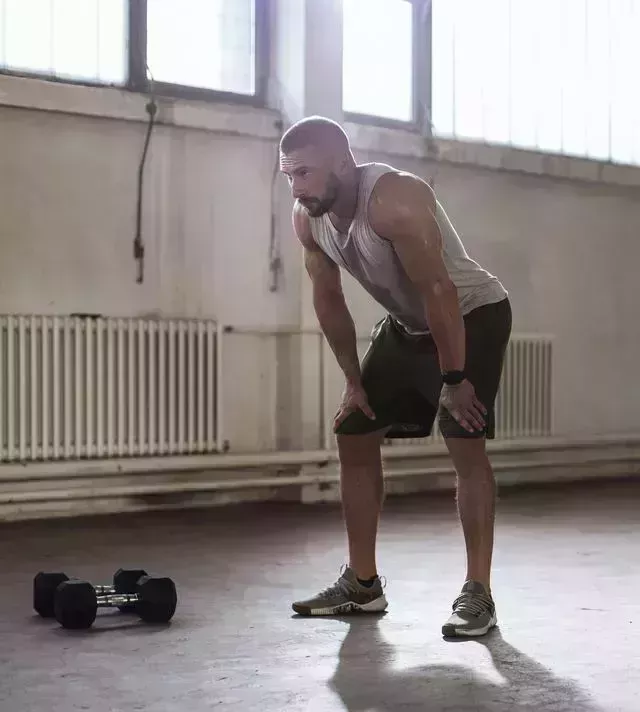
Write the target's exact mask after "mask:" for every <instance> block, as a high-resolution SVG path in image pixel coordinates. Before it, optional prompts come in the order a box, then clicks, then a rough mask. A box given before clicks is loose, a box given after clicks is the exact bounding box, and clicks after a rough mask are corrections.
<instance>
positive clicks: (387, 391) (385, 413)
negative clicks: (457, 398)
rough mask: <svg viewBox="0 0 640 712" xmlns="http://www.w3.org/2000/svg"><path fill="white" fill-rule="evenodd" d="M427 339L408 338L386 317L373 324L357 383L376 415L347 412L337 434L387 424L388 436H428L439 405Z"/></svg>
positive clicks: (437, 381)
mask: <svg viewBox="0 0 640 712" xmlns="http://www.w3.org/2000/svg"><path fill="white" fill-rule="evenodd" d="M431 344H432V341H431V340H430V338H428V337H427V338H426V339H425V338H417V339H414V338H413V337H408V336H407V335H405V334H402V333H401V332H400V331H399V329H398V327H397V326H395V325H394V324H393V322H392V321H391V319H390V318H389V317H387V318H386V319H384V320H382V321H381V322H379V323H378V324H376V326H375V327H374V330H373V331H372V339H371V344H370V346H369V349H368V351H367V353H366V354H365V357H364V358H363V362H362V383H363V387H364V389H365V392H366V393H367V400H368V401H369V405H370V406H371V409H372V410H373V412H374V413H375V415H376V419H375V420H371V419H369V418H368V417H367V416H366V415H365V414H364V413H362V412H361V411H356V412H354V413H351V414H350V415H349V416H348V417H347V418H345V420H344V421H343V423H342V424H341V425H340V427H339V428H338V430H337V432H338V434H344V435H349V434H351V435H356V434H363V433H369V432H374V431H376V430H380V429H381V428H386V429H387V437H389V438H401V437H424V436H426V435H429V434H430V432H431V430H432V427H433V423H434V422H435V418H436V414H437V410H438V396H439V390H440V371H439V367H438V359H437V353H436V351H435V348H434V347H433V346H432V345H431Z"/></svg>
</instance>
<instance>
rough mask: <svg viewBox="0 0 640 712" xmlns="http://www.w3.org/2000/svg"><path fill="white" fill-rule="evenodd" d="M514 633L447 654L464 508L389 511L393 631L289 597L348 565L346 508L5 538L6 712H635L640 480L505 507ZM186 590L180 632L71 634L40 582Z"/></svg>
mask: <svg viewBox="0 0 640 712" xmlns="http://www.w3.org/2000/svg"><path fill="white" fill-rule="evenodd" d="M497 527H498V528H497V540H496V554H495V573H494V581H493V588H494V595H495V597H496V601H497V604H498V616H499V621H500V628H499V629H498V630H496V631H494V632H493V633H492V634H491V635H490V636H488V637H487V638H485V639H483V640H479V641H468V642H467V641H465V642H449V641H446V640H444V639H443V638H442V637H441V634H440V626H441V624H442V622H443V621H444V619H445V618H446V617H447V616H448V614H449V609H450V604H451V602H452V600H453V598H454V596H455V595H456V594H457V592H458V589H459V587H460V585H461V583H462V578H461V576H462V575H463V552H462V540H461V535H460V531H459V528H458V524H457V521H456V517H455V510H454V504H453V501H452V498H451V496H448V495H447V496H445V497H442V496H433V495H431V496H428V497H420V498H417V497H413V498H410V499H389V500H387V503H386V508H385V514H384V520H383V524H382V528H381V533H380V567H381V572H382V573H383V574H384V575H385V576H386V577H387V579H388V585H387V595H388V598H389V600H390V608H389V610H388V612H387V613H386V615H384V616H382V617H376V618H362V617H360V618H356V619H352V620H351V621H349V620H345V619H304V618H297V617H295V616H294V615H293V614H292V612H291V609H290V601H291V600H292V599H294V598H297V597H301V596H305V595H308V594H309V593H312V592H315V591H316V590H317V589H318V588H320V587H324V586H325V585H327V584H328V583H331V582H332V581H333V580H334V579H335V578H336V576H337V573H338V569H339V567H340V565H341V564H342V563H343V561H344V558H343V557H344V538H343V531H342V525H341V520H340V513H339V510H338V509H336V508H335V507H312V508H305V507H302V506H297V505H266V506H257V505H251V506H247V507H244V506H243V507H239V508H234V509H229V510H212V511H196V512H177V513H170V514H146V515H143V516H136V517H132V516H120V517H107V518H102V519H92V520H77V521H58V522H51V523H23V524H14V525H7V526H4V527H3V532H2V537H1V539H2V540H1V542H0V557H1V559H0V561H1V563H2V571H3V579H4V582H3V583H4V585H3V586H2V588H1V589H0V610H1V611H2V613H1V616H0V641H2V645H1V646H0V710H2V712H26V711H27V710H28V711H29V712H71V711H72V710H91V712H120V711H122V712H124V711H125V710H127V712H128V711H130V710H152V711H154V712H155V711H158V712H174V711H177V710H180V711H183V710H189V712H200V711H201V710H212V709H215V710H229V711H230V712H231V711H233V712H235V711H236V710H237V711H240V710H242V711H243V712H245V711H247V710H249V711H253V710H256V712H258V711H260V712H285V711H286V712H296V711H298V710H300V711H303V710H304V711H305V712H316V711H317V712H337V711H338V710H348V712H356V711H362V712H387V711H390V710H399V711H402V712H409V711H411V710H429V711H430V712H440V711H441V710H450V711H451V712H466V711H469V712H471V711H473V712H484V711H487V712H489V711H492V712H507V711H509V712H513V711H516V710H536V712H540V711H544V712H574V711H575V712H638V710H640V696H639V695H638V693H640V633H639V624H640V595H639V593H638V592H639V591H640V571H639V568H640V564H639V562H640V482H638V483H636V484H633V483H626V484H608V485H606V486H594V485H590V486H586V485H582V486H576V487H570V488H566V487H565V488H563V489H548V490H539V491H534V492H524V491H520V492H515V491H514V492H505V493H503V494H502V497H501V502H500V504H499V516H498V524H497ZM120 566H128V567H138V566H142V567H144V568H147V569H148V570H149V571H153V572H156V573H159V574H166V575H169V576H171V577H173V578H174V579H175V580H176V582H177V585H178V593H179V597H180V599H179V605H178V611H177V613H176V617H175V618H174V620H173V622H172V623H171V624H170V625H169V626H159V627H150V626H147V625H145V624H142V623H139V622H138V621H137V619H135V618H130V617H126V616H123V615H122V614H119V613H116V612H112V611H110V610H107V611H102V612H100V613H99V617H98V620H97V621H96V624H95V626H94V628H93V629H91V630H90V631H88V632H70V631H65V630H63V629H61V628H59V627H58V625H57V624H56V623H55V621H54V622H50V621H48V622H47V621H43V620H41V619H39V618H38V617H36V616H35V614H34V613H33V612H32V610H31V586H32V578H33V575H34V574H35V573H36V572H37V571H38V570H40V569H49V570H52V569H53V570H63V571H65V572H66V573H67V574H71V575H75V576H80V577H85V578H89V579H90V580H91V581H93V582H94V583H98V582H106V581H107V580H108V579H109V578H110V576H111V574H112V572H113V571H114V570H115V569H116V568H118V567H120Z"/></svg>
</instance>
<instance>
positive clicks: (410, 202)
mask: <svg viewBox="0 0 640 712" xmlns="http://www.w3.org/2000/svg"><path fill="white" fill-rule="evenodd" d="M371 216H372V223H373V224H374V225H375V229H376V231H377V232H379V234H380V235H381V236H383V237H385V238H386V239H388V240H389V241H390V242H391V243H392V245H393V247H394V250H395V252H396V254H397V255H398V258H399V259H400V262H401V264H402V266H403V267H404V269H405V271H406V272H407V274H408V276H409V277H410V278H411V280H412V281H413V282H414V283H415V284H416V285H418V286H419V287H421V288H422V289H426V290H428V291H432V290H433V289H439V287H438V286H437V285H440V287H442V286H443V285H448V283H449V282H450V279H449V274H448V271H447V269H446V266H445V264H444V260H443V256H442V235H441V234H440V227H439V225H438V222H437V220H436V217H435V199H434V196H433V192H432V191H431V188H430V187H429V186H428V185H427V184H426V183H424V182H422V181H421V180H419V179H415V178H413V177H408V176H390V180H389V181H387V183H386V184H382V185H381V186H380V192H379V193H378V195H377V196H376V201H375V203H374V204H373V205H372V207H371Z"/></svg>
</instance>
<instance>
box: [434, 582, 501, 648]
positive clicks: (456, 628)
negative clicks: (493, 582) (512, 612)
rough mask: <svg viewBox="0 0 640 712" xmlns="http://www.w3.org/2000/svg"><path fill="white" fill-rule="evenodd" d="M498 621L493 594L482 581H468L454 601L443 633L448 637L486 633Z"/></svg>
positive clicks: (443, 627)
mask: <svg viewBox="0 0 640 712" xmlns="http://www.w3.org/2000/svg"><path fill="white" fill-rule="evenodd" d="M497 622H498V619H497V617H496V606H495V603H494V602H493V598H492V597H491V594H490V593H488V592H487V590H486V589H485V587H484V586H483V585H482V584H481V583H478V582H477V581H467V582H466V583H465V584H464V586H463V587H462V591H461V593H460V595H459V596H458V598H456V600H455V601H454V603H453V614H452V616H451V617H450V618H449V620H448V621H447V622H446V623H445V624H444V625H443V626H442V635H444V636H445V637H447V638H452V637H456V636H480V635H485V633H487V632H488V631H489V630H490V629H491V628H493V627H494V626H495V625H496V623H497Z"/></svg>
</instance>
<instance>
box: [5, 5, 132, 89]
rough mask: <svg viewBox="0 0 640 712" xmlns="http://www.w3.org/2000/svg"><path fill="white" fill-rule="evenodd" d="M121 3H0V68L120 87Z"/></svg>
mask: <svg viewBox="0 0 640 712" xmlns="http://www.w3.org/2000/svg"><path fill="white" fill-rule="evenodd" d="M126 18H127V0H0V67H2V68H4V69H9V70H13V71H16V72H25V73H35V74H45V75H47V76H52V77H60V78H64V79H71V80H78V81H91V82H100V83H105V84H123V83H124V81H125V79H126V54H125V52H126V40H127V38H126V34H127V19H126Z"/></svg>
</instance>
